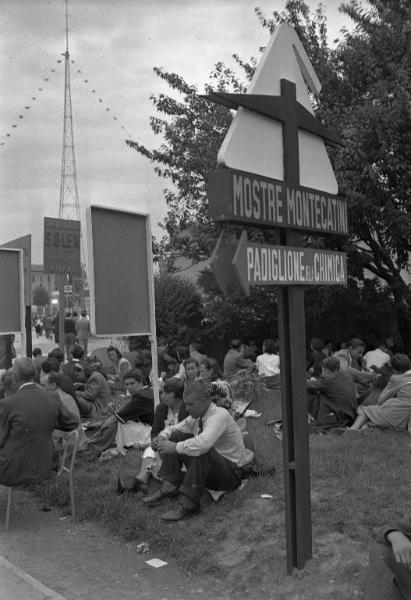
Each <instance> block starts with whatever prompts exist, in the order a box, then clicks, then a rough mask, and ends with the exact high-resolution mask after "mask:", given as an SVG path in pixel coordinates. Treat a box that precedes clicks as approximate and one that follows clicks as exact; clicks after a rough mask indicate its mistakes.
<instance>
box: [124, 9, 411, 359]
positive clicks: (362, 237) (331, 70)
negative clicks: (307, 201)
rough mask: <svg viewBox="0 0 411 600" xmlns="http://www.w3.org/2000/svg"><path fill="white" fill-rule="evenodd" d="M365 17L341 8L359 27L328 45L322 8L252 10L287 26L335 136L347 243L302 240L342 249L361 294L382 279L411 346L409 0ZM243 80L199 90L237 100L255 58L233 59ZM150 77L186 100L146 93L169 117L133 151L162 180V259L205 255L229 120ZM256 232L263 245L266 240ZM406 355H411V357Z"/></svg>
mask: <svg viewBox="0 0 411 600" xmlns="http://www.w3.org/2000/svg"><path fill="white" fill-rule="evenodd" d="M368 5H369V8H367V9H364V8H362V7H361V5H360V4H359V3H358V2H356V1H354V0H351V1H350V2H349V3H347V4H343V5H342V7H341V10H342V12H343V13H345V14H347V15H349V16H350V17H351V19H352V21H353V23H354V25H355V29H354V30H353V31H352V32H349V31H342V37H341V39H340V40H339V41H338V43H337V45H336V46H335V47H334V48H330V46H329V44H328V39H327V21H326V17H325V14H324V11H323V9H322V7H321V6H319V8H318V9H317V10H316V11H315V13H314V15H312V14H311V13H310V11H309V9H308V7H307V5H306V4H305V2H303V1H302V0H288V1H287V2H286V4H285V10H284V11H283V12H278V11H274V12H273V16H272V18H267V17H265V16H264V15H263V13H262V12H261V11H260V10H259V9H256V13H257V16H258V18H259V20H260V22H261V24H262V26H263V27H264V28H267V29H269V30H270V31H272V30H273V29H274V27H275V25H276V24H277V23H279V22H281V21H286V22H289V23H291V24H292V25H293V26H294V27H295V29H296V31H297V33H298V35H299V36H300V38H301V39H302V42H303V44H304V46H305V48H306V50H307V52H308V54H309V56H310V59H311V61H312V63H313V66H314V68H315V70H316V72H317V74H318V76H319V79H320V81H321V82H322V84H323V87H322V91H321V94H320V95H319V97H318V98H315V99H314V103H315V110H316V113H317V115H318V116H319V117H320V118H321V119H322V120H323V121H324V122H325V123H326V124H327V125H329V126H332V127H334V128H336V129H338V130H339V132H340V134H341V136H342V139H343V142H344V146H343V147H342V148H332V149H330V155H331V159H332V162H333V165H334V170H335V172H336V177H337V181H338V182H339V188H340V193H341V195H343V196H345V197H346V198H347V201H348V203H349V222H350V232H351V235H350V239H349V240H348V241H347V242H345V241H344V240H342V239H341V238H340V239H338V238H335V237H334V238H328V239H327V240H320V239H318V238H313V237H311V238H308V240H307V241H308V243H310V244H321V245H325V246H327V247H334V248H341V249H345V250H346V251H347V252H348V257H349V269H350V274H351V276H352V277H354V278H355V280H356V281H357V283H356V285H359V286H360V287H361V286H363V285H364V281H365V273H366V271H367V270H368V271H369V272H370V273H371V274H373V275H375V276H377V277H379V278H381V280H383V281H384V282H386V284H387V285H388V287H389V290H390V293H391V295H392V298H393V299H394V300H395V302H396V307H397V308H396V310H397V318H398V324H399V327H400V330H401V333H402V337H403V340H404V341H406V342H408V343H409V344H411V291H410V290H409V288H408V286H407V285H406V282H405V280H404V276H403V271H404V270H407V271H408V270H409V265H408V261H409V252H410V250H411V216H410V215H411V212H410V208H411V206H410V203H411V196H410V190H411V171H410V169H409V157H410V156H411V111H410V93H411V56H410V55H411V44H410V35H411V25H410V23H411V4H410V3H409V2H408V1H407V0H369V3H368ZM234 58H235V60H236V62H237V65H238V66H239V67H240V68H241V70H242V73H243V75H242V76H243V80H244V82H242V81H240V80H239V78H238V77H237V76H236V75H235V73H234V72H233V71H232V70H231V69H228V68H226V67H225V66H224V65H223V64H222V63H219V64H217V65H216V67H215V69H214V71H213V73H212V74H211V76H210V81H209V83H208V84H207V85H206V86H205V91H206V93H207V92H209V91H210V90H211V89H212V88H214V89H217V90H220V91H223V90H224V91H243V90H244V89H245V86H246V83H247V80H248V79H250V78H251V77H252V75H253V73H254V69H255V65H256V60H255V59H251V60H250V61H249V62H247V61H244V60H243V59H241V58H240V57H238V56H236V55H234ZM155 72H156V74H157V75H158V76H159V77H161V78H162V79H164V80H165V81H166V82H167V83H168V85H169V86H170V87H171V88H172V89H173V90H175V91H177V92H179V93H180V94H181V95H182V100H180V101H177V100H175V99H174V98H172V97H170V96H167V95H164V94H161V95H159V96H157V97H155V96H152V101H153V104H154V107H155V108H156V110H157V111H158V113H160V114H162V115H163V116H164V118H160V117H152V118H151V127H152V129H153V131H154V133H156V134H158V135H160V136H162V138H163V143H162V144H161V146H160V147H159V148H158V149H156V150H148V149H147V148H145V147H144V146H142V145H140V144H139V143H138V142H130V146H131V147H133V148H135V149H136V150H137V151H138V152H140V153H141V154H143V155H144V156H146V157H147V158H149V159H150V160H151V161H152V162H153V164H154V165H155V171H156V172H157V174H158V175H159V176H161V177H164V178H165V179H168V180H169V181H170V182H171V183H172V185H173V189H166V190H165V197H166V200H167V204H168V213H167V217H166V220H165V229H166V231H167V232H168V234H169V239H167V240H166V239H164V240H163V244H162V250H163V252H169V251H170V249H178V251H179V252H180V253H183V254H184V255H186V256H189V257H194V258H198V257H199V256H201V255H202V256H204V255H209V254H210V251H211V248H212V247H213V246H214V244H215V239H216V237H217V234H218V232H219V230H220V226H219V225H215V224H213V223H210V221H209V219H208V215H207V207H208V204H207V196H206V176H207V173H208V171H209V170H211V169H213V168H214V167H215V164H216V156H217V151H218V148H219V147H220V145H221V142H222V139H223V137H224V134H225V132H226V129H227V127H228V125H229V123H230V121H231V115H230V113H229V111H228V110H226V109H225V108H223V107H221V106H218V105H214V104H212V103H209V102H206V101H205V100H203V99H202V98H200V97H199V96H198V94H197V90H196V89H195V88H194V87H193V86H190V85H188V84H187V83H186V82H185V81H184V80H183V79H182V78H181V77H179V76H178V75H176V74H173V73H166V72H164V71H162V70H161V69H155ZM253 235H259V236H263V237H264V239H266V240H267V241H269V235H270V234H269V232H264V231H260V232H258V234H257V233H256V232H254V233H253ZM410 349H411V348H410Z"/></svg>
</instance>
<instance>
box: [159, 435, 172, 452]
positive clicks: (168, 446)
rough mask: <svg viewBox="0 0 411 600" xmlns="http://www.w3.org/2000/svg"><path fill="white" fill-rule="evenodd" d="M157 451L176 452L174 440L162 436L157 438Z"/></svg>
mask: <svg viewBox="0 0 411 600" xmlns="http://www.w3.org/2000/svg"><path fill="white" fill-rule="evenodd" d="M157 446H158V451H159V452H160V454H176V453H177V450H176V446H177V444H176V442H170V440H165V439H164V438H159V439H158V444H157Z"/></svg>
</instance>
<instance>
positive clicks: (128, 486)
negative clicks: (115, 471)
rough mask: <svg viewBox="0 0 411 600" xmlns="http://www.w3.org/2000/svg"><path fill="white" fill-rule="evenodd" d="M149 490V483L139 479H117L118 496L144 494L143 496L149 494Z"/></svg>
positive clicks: (126, 477)
mask: <svg viewBox="0 0 411 600" xmlns="http://www.w3.org/2000/svg"><path fill="white" fill-rule="evenodd" d="M147 490H148V486H147V483H146V482H145V481H143V480H142V479H139V478H138V477H130V475H125V476H124V477H119V478H118V479H117V493H118V494H124V493H125V492H142V493H143V494H147Z"/></svg>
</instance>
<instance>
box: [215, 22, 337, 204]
mask: <svg viewBox="0 0 411 600" xmlns="http://www.w3.org/2000/svg"><path fill="white" fill-rule="evenodd" d="M303 75H304V77H303ZM281 79H287V80H288V81H291V82H293V83H295V85H296V94H297V101H298V102H299V103H300V104H302V105H303V106H304V107H305V108H306V109H307V110H308V111H310V112H311V113H312V114H314V111H313V109H312V106H311V102H310V97H309V94H308V92H307V87H306V84H305V81H306V82H307V84H308V85H309V87H310V89H311V90H312V91H313V92H314V93H318V92H319V91H320V89H321V84H320V82H319V81H318V78H317V76H316V74H315V72H314V69H313V67H312V65H311V62H310V60H309V58H308V56H307V53H306V52H305V50H304V47H303V45H302V44H301V41H300V39H299V37H298V36H297V34H296V32H295V31H294V29H293V28H292V27H291V26H290V25H288V24H286V23H282V24H281V25H279V26H278V27H277V28H276V29H275V32H274V34H273V35H272V37H271V39H270V41H269V43H268V45H267V48H266V50H265V52H264V55H263V57H262V59H261V61H260V63H259V65H258V67H257V69H256V72H255V74H254V77H253V79H252V81H251V83H250V85H249V87H248V90H247V93H248V94H264V95H270V96H279V95H280V92H281V90H280V81H281ZM304 79H305V81H304ZM298 141H299V155H300V185H302V186H305V187H309V188H313V189H316V190H322V191H324V192H328V193H329V194H337V193H338V185H337V181H336V179H335V175H334V171H333V169H332V166H331V163H330V159H329V158H328V154H327V150H326V147H325V143H324V140H323V139H322V138H321V137H318V136H316V135H313V134H310V133H308V132H305V131H302V130H300V131H299V133H298ZM217 160H218V163H219V164H222V165H225V166H227V167H229V168H232V169H238V170H240V171H249V172H251V173H256V174H258V175H263V176H265V177H270V178H272V179H279V180H281V181H283V180H284V164H283V140H282V125H281V123H280V122H279V121H274V120H272V119H269V118H268V117H264V116H262V115H259V114H257V113H255V112H253V111H249V110H247V109H246V108H242V107H240V108H239V109H238V111H237V114H236V115H235V117H234V119H233V122H232V123H231V126H230V128H229V130H228V132H227V135H226V137H225V139H224V141H223V143H222V145H221V148H220V151H219V153H218V158H217Z"/></svg>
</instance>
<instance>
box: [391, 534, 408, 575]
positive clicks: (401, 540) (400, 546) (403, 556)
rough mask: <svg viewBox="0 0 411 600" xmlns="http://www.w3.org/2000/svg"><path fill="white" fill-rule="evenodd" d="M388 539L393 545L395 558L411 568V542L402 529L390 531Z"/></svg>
mask: <svg viewBox="0 0 411 600" xmlns="http://www.w3.org/2000/svg"><path fill="white" fill-rule="evenodd" d="M386 537H387V540H388V541H389V543H390V544H391V546H392V551H393V553H394V557H395V560H396V561H397V562H398V563H400V564H401V565H403V566H404V567H407V568H408V569H411V542H410V540H409V539H408V538H407V536H405V535H404V534H403V533H401V531H390V532H389V533H388V534H387V536H386Z"/></svg>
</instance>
